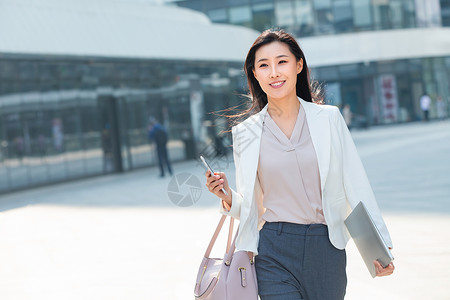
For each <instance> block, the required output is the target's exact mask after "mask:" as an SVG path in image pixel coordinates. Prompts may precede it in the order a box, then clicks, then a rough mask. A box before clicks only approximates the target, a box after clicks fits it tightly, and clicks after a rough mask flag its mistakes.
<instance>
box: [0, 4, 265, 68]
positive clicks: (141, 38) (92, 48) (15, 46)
mask: <svg viewBox="0 0 450 300" xmlns="http://www.w3.org/2000/svg"><path fill="white" fill-rule="evenodd" d="M257 36H258V32H256V31H254V30H251V29H248V28H243V27H238V26H232V25H220V24H212V23H211V22H210V21H209V19H208V18H207V17H206V16H205V15H204V14H202V13H199V12H195V11H192V10H188V9H184V8H179V7H176V6H163V5H158V4H151V3H148V2H146V1H137V0H134V1H133V0H37V1H35V0H0V41H1V42H0V53H25V54H30V53H33V54H61V55H89V56H107V57H139V58H160V59H191V60H206V61H209V60H214V61H240V62H242V61H244V59H245V55H246V54H247V51H248V49H249V48H250V46H251V44H252V43H253V41H254V40H255V38H256V37H257Z"/></svg>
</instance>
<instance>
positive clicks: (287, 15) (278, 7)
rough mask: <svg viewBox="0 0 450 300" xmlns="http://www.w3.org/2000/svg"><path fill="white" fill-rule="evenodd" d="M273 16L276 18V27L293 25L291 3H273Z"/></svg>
mask: <svg viewBox="0 0 450 300" xmlns="http://www.w3.org/2000/svg"><path fill="white" fill-rule="evenodd" d="M275 16H276V18H277V25H278V26H291V25H294V23H295V22H294V14H293V7H292V1H290V0H289V1H277V2H275Z"/></svg>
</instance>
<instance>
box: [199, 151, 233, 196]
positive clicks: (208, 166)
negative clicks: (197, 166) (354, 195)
mask: <svg viewBox="0 0 450 300" xmlns="http://www.w3.org/2000/svg"><path fill="white" fill-rule="evenodd" d="M200 159H201V161H202V162H203V165H204V166H205V168H206V169H208V170H209V171H210V172H211V175H210V176H213V175H214V171H213V169H212V168H211V166H210V165H209V164H208V162H207V161H206V159H205V158H204V157H203V156H202V155H200ZM221 191H222V192H223V193H224V194H225V195H227V196H228V193H227V191H225V189H224V188H222V189H221Z"/></svg>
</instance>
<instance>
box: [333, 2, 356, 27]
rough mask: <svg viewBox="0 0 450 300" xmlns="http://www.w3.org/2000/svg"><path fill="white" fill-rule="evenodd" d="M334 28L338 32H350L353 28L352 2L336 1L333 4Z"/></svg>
mask: <svg viewBox="0 0 450 300" xmlns="http://www.w3.org/2000/svg"><path fill="white" fill-rule="evenodd" d="M333 17H334V27H335V29H336V31H338V32H346V31H350V30H351V29H352V26H353V24H352V23H353V22H352V17H353V15H352V7H351V2H350V0H336V1H334V3H333Z"/></svg>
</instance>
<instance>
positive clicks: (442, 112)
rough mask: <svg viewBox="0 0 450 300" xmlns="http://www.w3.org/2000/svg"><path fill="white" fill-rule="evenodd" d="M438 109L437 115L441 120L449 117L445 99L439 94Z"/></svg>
mask: <svg viewBox="0 0 450 300" xmlns="http://www.w3.org/2000/svg"><path fill="white" fill-rule="evenodd" d="M436 110H437V116H438V118H439V120H441V121H442V120H444V119H445V117H447V107H446V105H445V102H444V99H442V97H441V96H438V97H437V99H436Z"/></svg>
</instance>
